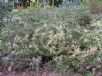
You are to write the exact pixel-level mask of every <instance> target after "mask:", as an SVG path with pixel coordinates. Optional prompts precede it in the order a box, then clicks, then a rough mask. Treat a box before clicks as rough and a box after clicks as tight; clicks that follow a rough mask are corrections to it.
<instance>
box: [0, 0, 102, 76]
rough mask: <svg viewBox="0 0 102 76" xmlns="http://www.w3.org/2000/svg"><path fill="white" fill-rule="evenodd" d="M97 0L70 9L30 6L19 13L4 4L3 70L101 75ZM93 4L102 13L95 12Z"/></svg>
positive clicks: (1, 34) (0, 53)
mask: <svg viewBox="0 0 102 76" xmlns="http://www.w3.org/2000/svg"><path fill="white" fill-rule="evenodd" d="M95 1H97V2H96V3H94V2H91V1H90V0H89V1H88V0H87V2H85V1H84V2H83V3H81V4H80V5H75V6H68V7H65V6H60V7H56V5H55V7H51V6H46V8H44V7H41V6H40V5H38V7H31V6H30V7H28V8H26V9H18V11H16V12H9V10H8V8H6V6H5V9H4V6H3V5H2V6H1V7H3V9H0V19H1V20H0V28H1V29H0V70H8V71H19V70H25V69H30V70H39V69H40V68H44V69H45V68H47V69H48V68H50V69H53V70H55V69H56V70H57V71H60V70H61V71H66V72H71V73H80V74H82V76H83V75H85V76H93V74H94V75H95V74H101V73H100V72H101V71H100V70H102V34H101V33H102V25H101V22H102V18H101V17H102V15H101V13H102V12H101V11H100V9H101V8H102V7H101V3H100V1H98V0H95ZM93 4H95V8H96V7H100V9H99V11H96V12H94V11H95V9H93V8H94V7H92V5H93ZM98 4H99V5H98ZM87 5H88V6H87ZM1 7H0V8H1ZM4 12H5V13H4ZM99 13H100V14H99ZM71 76H72V75H71Z"/></svg>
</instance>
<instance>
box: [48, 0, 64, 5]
mask: <svg viewBox="0 0 102 76" xmlns="http://www.w3.org/2000/svg"><path fill="white" fill-rule="evenodd" d="M62 2H63V0H49V5H50V6H52V5H54V6H56V7H58V6H59V5H60V4H62Z"/></svg>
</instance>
